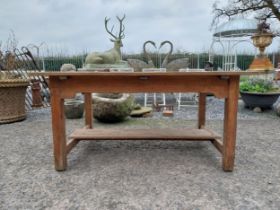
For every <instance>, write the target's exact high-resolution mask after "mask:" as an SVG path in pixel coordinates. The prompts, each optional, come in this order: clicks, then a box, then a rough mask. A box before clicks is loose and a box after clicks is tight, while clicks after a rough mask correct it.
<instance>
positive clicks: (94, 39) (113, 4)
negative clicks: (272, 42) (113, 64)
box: [0, 0, 214, 54]
mask: <svg viewBox="0 0 280 210" xmlns="http://www.w3.org/2000/svg"><path fill="white" fill-rule="evenodd" d="M0 2H1V4H0V40H1V41H2V42H5V41H6V40H7V38H8V36H9V33H10V30H13V31H14V33H15V35H16V38H17V39H18V41H19V46H22V45H27V44H29V43H33V44H36V45H39V44H40V43H42V42H45V43H46V45H47V46H48V48H50V49H52V50H53V51H54V52H60V51H65V52H66V53H67V54H75V53H81V52H84V51H87V52H91V51H103V50H107V49H109V48H111V47H112V42H110V41H109V38H110V36H109V35H108V34H107V33H106V31H105V28H104V17H105V16H107V17H111V21H110V22H109V25H113V24H115V28H114V30H116V29H118V23H117V21H116V18H115V16H116V15H119V16H122V15H123V14H126V19H125V21H124V25H125V39H124V41H123V44H124V47H123V49H122V51H123V52H135V53H136V52H141V50H142V44H143V42H145V41H146V40H154V41H155V42H156V43H157V44H158V45H159V43H160V42H161V41H164V40H170V41H172V42H173V43H174V48H175V49H178V50H182V51H191V52H198V51H199V52H200V51H208V49H209V46H210V44H211V41H212V32H211V31H210V24H211V20H212V14H211V12H212V4H213V2H214V0H199V1H194V0H0Z"/></svg>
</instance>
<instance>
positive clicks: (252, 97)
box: [240, 91, 280, 109]
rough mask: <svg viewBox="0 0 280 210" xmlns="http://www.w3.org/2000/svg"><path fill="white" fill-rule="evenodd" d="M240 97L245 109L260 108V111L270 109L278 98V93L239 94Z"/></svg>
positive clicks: (279, 94)
mask: <svg viewBox="0 0 280 210" xmlns="http://www.w3.org/2000/svg"><path fill="white" fill-rule="evenodd" d="M240 95H241V98H242V100H243V101H244V103H245V106H246V107H249V108H255V107H260V108H262V109H270V108H271V107H272V105H273V104H274V103H275V102H276V101H277V99H278V97H279V96H280V92H279V93H277V92H276V93H250V92H241V91H240Z"/></svg>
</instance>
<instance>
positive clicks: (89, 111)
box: [84, 93, 93, 128]
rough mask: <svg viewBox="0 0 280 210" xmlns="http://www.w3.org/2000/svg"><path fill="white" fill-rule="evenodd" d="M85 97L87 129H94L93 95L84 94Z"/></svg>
mask: <svg viewBox="0 0 280 210" xmlns="http://www.w3.org/2000/svg"><path fill="white" fill-rule="evenodd" d="M84 96H85V125H86V127H87V128H92V121H93V111H92V97H91V93H84Z"/></svg>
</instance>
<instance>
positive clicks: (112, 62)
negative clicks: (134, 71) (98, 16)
mask: <svg viewBox="0 0 280 210" xmlns="http://www.w3.org/2000/svg"><path fill="white" fill-rule="evenodd" d="M117 19H118V22H119V31H118V32H117V33H116V34H114V32H113V30H114V26H112V28H111V29H110V30H109V29H108V23H109V21H110V18H107V17H105V21H104V23H105V29H106V31H107V32H108V34H109V35H110V36H111V39H110V41H111V42H113V43H114V47H113V48H112V49H110V50H107V51H105V52H93V53H90V54H88V55H87V57H86V59H85V65H84V68H87V69H90V68H103V67H127V63H126V62H125V61H122V60H121V47H123V43H122V39H124V37H125V34H124V29H125V27H124V25H123V21H124V19H125V15H124V16H123V17H122V18H120V17H118V16H117Z"/></svg>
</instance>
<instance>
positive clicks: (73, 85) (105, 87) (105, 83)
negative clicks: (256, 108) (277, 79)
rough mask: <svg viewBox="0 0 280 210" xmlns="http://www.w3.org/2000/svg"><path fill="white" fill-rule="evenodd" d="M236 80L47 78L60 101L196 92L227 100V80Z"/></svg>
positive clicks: (135, 77)
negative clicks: (90, 95)
mask: <svg viewBox="0 0 280 210" xmlns="http://www.w3.org/2000/svg"><path fill="white" fill-rule="evenodd" d="M236 77H239V76H230V77H226V78H223V77H219V76H209V75H208V76H189V75H188V76H166V75H165V76H163V75H153V76H121V75H120V76H98V75H94V76H67V77H57V76H50V89H59V90H60V95H61V98H68V97H72V96H73V95H74V94H75V93H77V92H83V93H89V92H95V93H98V92H101V93H109V92H124V93H137V92H147V93H149V92H200V93H212V94H214V95H215V96H216V97H218V98H226V97H228V92H229V80H230V79H234V78H236Z"/></svg>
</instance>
